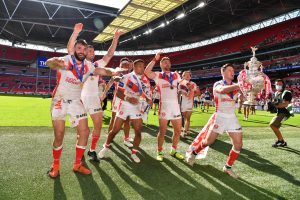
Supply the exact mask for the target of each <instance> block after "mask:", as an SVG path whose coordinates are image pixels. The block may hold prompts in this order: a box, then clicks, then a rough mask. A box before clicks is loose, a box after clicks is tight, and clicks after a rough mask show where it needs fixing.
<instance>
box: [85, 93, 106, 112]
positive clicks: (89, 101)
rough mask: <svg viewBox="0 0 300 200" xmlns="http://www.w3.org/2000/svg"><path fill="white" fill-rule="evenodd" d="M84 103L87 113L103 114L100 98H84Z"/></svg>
mask: <svg viewBox="0 0 300 200" xmlns="http://www.w3.org/2000/svg"><path fill="white" fill-rule="evenodd" d="M81 100H82V103H83V105H84V108H85V110H86V112H88V113H90V115H92V114H95V113H99V112H103V110H102V107H101V100H100V97H98V96H82V97H81Z"/></svg>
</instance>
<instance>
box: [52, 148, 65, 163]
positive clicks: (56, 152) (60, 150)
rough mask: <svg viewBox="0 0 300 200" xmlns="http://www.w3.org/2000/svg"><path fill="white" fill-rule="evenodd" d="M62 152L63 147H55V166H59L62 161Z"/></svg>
mask: <svg viewBox="0 0 300 200" xmlns="http://www.w3.org/2000/svg"><path fill="white" fill-rule="evenodd" d="M62 150H63V148H62V146H60V147H53V149H52V155H53V165H59V160H60V156H61V152H62Z"/></svg>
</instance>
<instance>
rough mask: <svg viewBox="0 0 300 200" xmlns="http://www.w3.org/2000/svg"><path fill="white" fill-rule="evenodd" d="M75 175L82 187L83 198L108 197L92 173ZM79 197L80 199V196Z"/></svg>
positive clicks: (86, 199)
mask: <svg viewBox="0 0 300 200" xmlns="http://www.w3.org/2000/svg"><path fill="white" fill-rule="evenodd" d="M75 175H76V178H77V179H78V182H79V185H80V188H81V194H82V199H85V200H91V199H106V198H105V196H104V195H103V194H102V192H101V190H100V188H99V186H98V184H97V183H96V182H95V180H94V178H93V176H92V175H83V174H79V173H75ZM78 199H80V197H79V196H78Z"/></svg>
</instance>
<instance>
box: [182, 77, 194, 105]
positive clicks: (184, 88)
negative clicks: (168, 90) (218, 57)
mask: <svg viewBox="0 0 300 200" xmlns="http://www.w3.org/2000/svg"><path fill="white" fill-rule="evenodd" d="M188 83H189V84H191V85H192V92H194V91H195V90H196V89H197V85H196V83H194V82H193V81H189V82H188ZM179 91H180V92H181V94H182V95H181V96H182V100H181V103H182V104H185V103H190V102H193V100H194V97H192V98H191V99H189V98H188V96H187V95H188V92H189V90H188V87H187V86H186V84H184V82H182V83H181V84H179Z"/></svg>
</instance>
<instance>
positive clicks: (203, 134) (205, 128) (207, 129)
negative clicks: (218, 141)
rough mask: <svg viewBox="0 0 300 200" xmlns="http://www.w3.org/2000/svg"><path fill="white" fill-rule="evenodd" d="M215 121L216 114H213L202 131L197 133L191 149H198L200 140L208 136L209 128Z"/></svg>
mask: <svg viewBox="0 0 300 200" xmlns="http://www.w3.org/2000/svg"><path fill="white" fill-rule="evenodd" d="M215 121H216V113H214V114H213V115H212V117H211V118H210V119H209V120H208V122H207V124H206V125H205V126H204V127H203V129H202V130H201V131H200V132H199V134H198V135H197V137H196V138H195V140H194V141H193V142H192V144H191V145H192V146H193V148H194V149H195V150H196V149H198V148H199V147H200V146H201V142H202V140H203V139H204V138H205V137H206V135H207V134H208V131H209V129H210V128H211V126H214V125H215Z"/></svg>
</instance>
